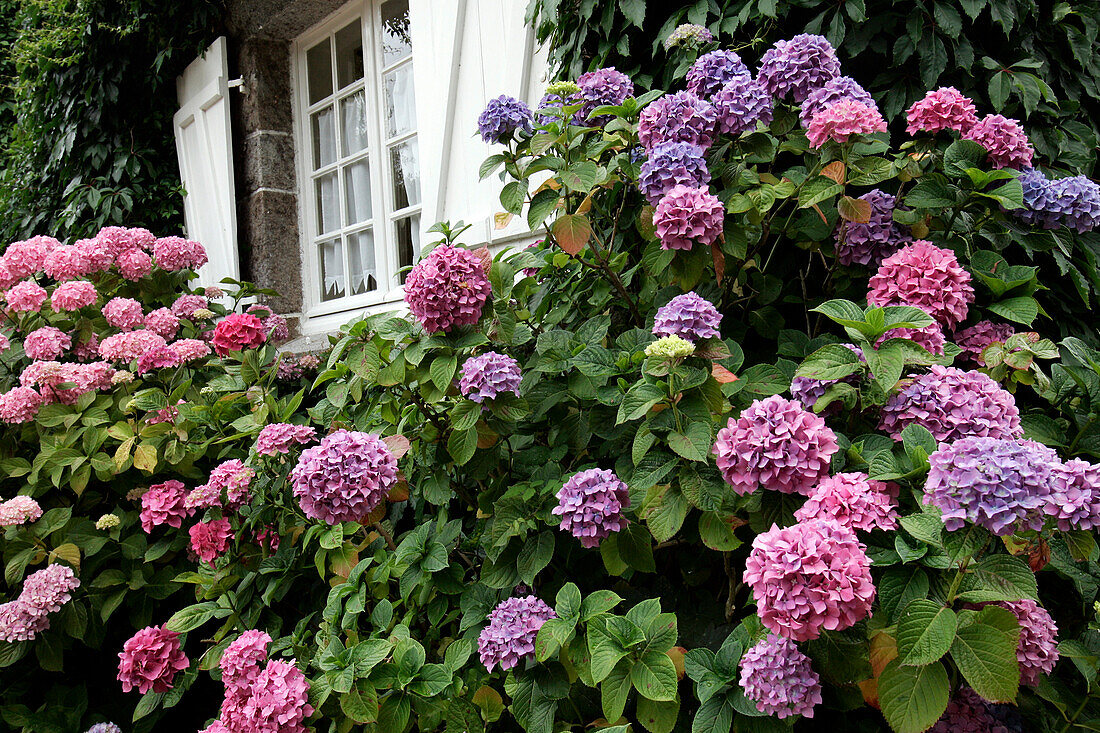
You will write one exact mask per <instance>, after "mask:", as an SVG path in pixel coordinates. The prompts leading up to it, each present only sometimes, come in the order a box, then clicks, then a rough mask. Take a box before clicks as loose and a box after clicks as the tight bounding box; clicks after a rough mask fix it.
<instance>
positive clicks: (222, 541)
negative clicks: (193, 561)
mask: <svg viewBox="0 0 1100 733" xmlns="http://www.w3.org/2000/svg"><path fill="white" fill-rule="evenodd" d="M188 534H190V535H191V550H192V551H193V552H194V553H195V554H196V555H198V557H199V560H201V561H202V562H205V563H210V567H214V561H215V560H217V559H218V558H219V557H221V556H222V555H224V554H225V551H226V550H228V549H229V541H230V540H231V539H233V528H232V527H231V526H230V524H229V520H228V519H225V518H224V517H223V518H221V519H212V520H210V521H209V522H199V523H198V524H195V525H194V526H193V527H191V529H190V530H189V531H188Z"/></svg>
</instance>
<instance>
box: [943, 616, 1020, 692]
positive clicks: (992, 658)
mask: <svg viewBox="0 0 1100 733" xmlns="http://www.w3.org/2000/svg"><path fill="white" fill-rule="evenodd" d="M1019 637H1020V626H1019V623H1017V621H1016V617H1015V616H1013V615H1012V612H1011V611H1009V610H1007V609H1005V608H1001V607H999V606H986V607H985V608H983V609H982V610H981V611H980V612H978V613H977V614H976V620H975V621H974V622H973V623H971V624H969V625H967V624H965V623H964V624H961V625H960V627H959V630H958V633H957V634H956V635H955V641H954V643H953V644H952V645H951V658H952V659H953V660H955V664H956V665H957V666H958V668H959V671H960V672H961V673H962V675H963V677H965V678H966V681H967V683H968V684H969V685H970V686H971V687H972V688H974V691H975V692H977V693H978V694H979V695H981V696H982V697H984V698H985V699H986V700H989V701H990V702H1011V701H1013V700H1015V699H1016V692H1017V690H1018V688H1019V686H1020V666H1019V664H1018V663H1017V661H1016V645H1017V643H1018V641H1019Z"/></svg>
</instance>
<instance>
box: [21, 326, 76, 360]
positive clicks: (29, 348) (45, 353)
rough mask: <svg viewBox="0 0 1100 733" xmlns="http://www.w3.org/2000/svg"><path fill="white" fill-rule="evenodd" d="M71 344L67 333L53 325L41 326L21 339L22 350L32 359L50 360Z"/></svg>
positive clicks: (63, 351)
mask: <svg viewBox="0 0 1100 733" xmlns="http://www.w3.org/2000/svg"><path fill="white" fill-rule="evenodd" d="M72 345H73V340H72V338H71V337H70V336H69V334H67V333H65V332H64V331H62V330H61V329H59V328H54V327H53V326H43V327H42V328H37V329H35V330H33V331H31V332H30V333H28V334H27V337H26V338H25V339H23V351H24V353H26V355H27V356H29V357H30V358H32V359H38V360H41V361H50V360H52V359H56V358H57V357H59V356H61V355H62V354H64V353H65V352H66V351H67V350H68V349H69V348H70V347H71V346H72Z"/></svg>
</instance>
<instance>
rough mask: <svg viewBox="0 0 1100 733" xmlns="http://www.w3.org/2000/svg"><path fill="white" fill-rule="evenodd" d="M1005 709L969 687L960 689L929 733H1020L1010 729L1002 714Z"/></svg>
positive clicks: (1016, 729) (1014, 728)
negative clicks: (983, 697)
mask: <svg viewBox="0 0 1100 733" xmlns="http://www.w3.org/2000/svg"><path fill="white" fill-rule="evenodd" d="M1004 707H1005V706H1003V705H994V704H993V703H991V702H988V701H987V700H984V699H982V697H981V696H980V695H978V693H976V692H974V690H972V689H970V688H969V687H960V688H959V689H958V690H957V691H956V692H955V695H954V696H953V697H952V698H951V701H950V702H949V703H947V710H945V711H944V713H943V715H942V716H941V717H940V719H939V720H938V721H936V724H935V725H934V726H932V728H931V729H929V733H1019V731H1020V729H1019V728H1018V727H1010V726H1009V725H1008V724H1007V723H1006V722H1005V716H1003V715H1002V714H1000V713H1001V710H1002V709H1003V708H1004Z"/></svg>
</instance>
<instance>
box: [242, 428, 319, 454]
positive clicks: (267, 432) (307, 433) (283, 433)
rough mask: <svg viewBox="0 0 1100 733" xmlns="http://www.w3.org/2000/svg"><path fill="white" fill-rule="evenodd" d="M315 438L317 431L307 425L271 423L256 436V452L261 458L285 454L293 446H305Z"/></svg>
mask: <svg viewBox="0 0 1100 733" xmlns="http://www.w3.org/2000/svg"><path fill="white" fill-rule="evenodd" d="M316 437H317V431H316V430H314V429H313V428H311V427H309V426H308V425H290V424H288V423H282V422H277V423H271V424H270V425H265V426H264V429H263V430H261V431H260V434H259V435H258V436H256V452H257V453H258V454H260V455H261V456H275V455H280V454H286V453H289V452H290V449H291V448H293V447H294V445H295V444H298V445H305V444H306V443H309V442H310V441H312V440H313V439H314V438H316Z"/></svg>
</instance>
